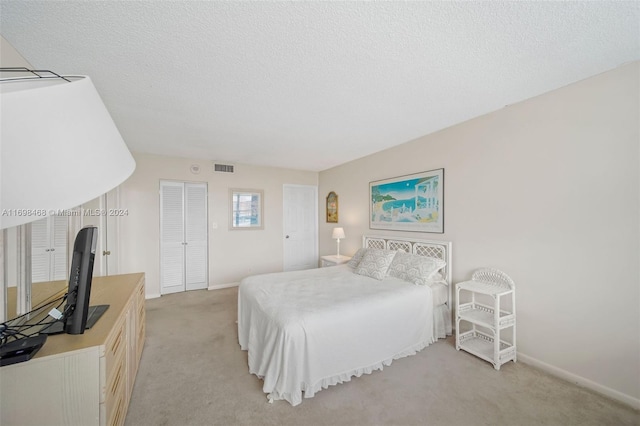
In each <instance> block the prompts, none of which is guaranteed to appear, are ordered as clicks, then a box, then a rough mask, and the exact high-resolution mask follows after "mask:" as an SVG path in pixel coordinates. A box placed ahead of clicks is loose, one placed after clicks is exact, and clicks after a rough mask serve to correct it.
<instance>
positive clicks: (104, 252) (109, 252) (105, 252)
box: [102, 250, 111, 256]
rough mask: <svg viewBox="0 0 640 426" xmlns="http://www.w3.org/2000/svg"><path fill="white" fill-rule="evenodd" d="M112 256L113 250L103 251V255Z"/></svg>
mask: <svg viewBox="0 0 640 426" xmlns="http://www.w3.org/2000/svg"><path fill="white" fill-rule="evenodd" d="M110 254H111V250H103V251H102V255H103V256H109V255H110Z"/></svg>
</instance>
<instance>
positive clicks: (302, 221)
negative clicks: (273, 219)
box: [283, 185, 318, 271]
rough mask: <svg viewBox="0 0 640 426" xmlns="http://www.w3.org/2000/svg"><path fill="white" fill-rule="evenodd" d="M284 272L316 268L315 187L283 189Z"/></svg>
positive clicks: (316, 210) (285, 187)
mask: <svg viewBox="0 0 640 426" xmlns="http://www.w3.org/2000/svg"><path fill="white" fill-rule="evenodd" d="M283 212H284V214H283V219H284V224H283V230H284V236H283V238H284V262H283V263H284V265H283V269H284V270H285V271H297V270H301V269H311V268H317V267H318V188H317V187H315V186H306V185H284V186H283Z"/></svg>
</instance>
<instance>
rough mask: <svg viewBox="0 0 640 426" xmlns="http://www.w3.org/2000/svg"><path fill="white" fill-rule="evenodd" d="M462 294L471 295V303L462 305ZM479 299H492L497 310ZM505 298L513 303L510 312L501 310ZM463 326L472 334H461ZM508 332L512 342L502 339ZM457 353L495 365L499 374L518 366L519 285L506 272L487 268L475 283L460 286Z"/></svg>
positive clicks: (457, 293)
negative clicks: (503, 367) (512, 364)
mask: <svg viewBox="0 0 640 426" xmlns="http://www.w3.org/2000/svg"><path fill="white" fill-rule="evenodd" d="M462 292H468V293H469V294H470V297H471V301H470V302H465V303H461V302H460V301H461V298H460V296H461V294H462ZM479 295H484V296H485V299H491V300H492V301H493V306H489V305H488V304H486V303H481V302H480V301H479V300H478V299H479ZM480 297H482V296H480ZM503 298H508V299H510V303H509V309H508V310H507V309H501V306H502V299H503ZM461 324H463V325H466V327H465V329H466V328H469V327H470V330H467V331H464V332H463V331H461V328H460V325H461ZM508 329H511V341H507V340H505V339H503V338H502V336H503V331H506V330H508ZM456 349H457V350H460V349H462V350H464V351H466V352H469V353H471V354H473V355H475V356H477V357H479V358H481V359H484V360H485V361H488V362H490V363H492V364H493V366H494V368H495V369H496V370H499V369H500V366H501V365H502V364H504V363H506V362H509V361H513V362H516V300H515V284H514V282H513V280H511V278H509V276H507V275H506V274H505V273H504V272H502V271H499V270H497V269H490V268H483V269H479V270H477V271H476V272H474V274H473V276H472V278H471V281H464V282H461V283H458V284H456Z"/></svg>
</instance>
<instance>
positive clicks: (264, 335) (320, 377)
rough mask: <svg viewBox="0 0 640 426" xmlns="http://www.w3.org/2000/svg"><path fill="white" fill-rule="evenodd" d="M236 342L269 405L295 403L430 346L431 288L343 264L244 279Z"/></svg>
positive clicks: (431, 338) (432, 319)
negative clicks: (367, 274)
mask: <svg viewBox="0 0 640 426" xmlns="http://www.w3.org/2000/svg"><path fill="white" fill-rule="evenodd" d="M447 312H449V311H448V309H447ZM449 316H450V314H449ZM449 327H450V324H449ZM449 333H450V331H449ZM238 339H239V342H240V346H241V348H242V349H243V350H247V351H248V359H249V372H250V373H252V374H256V375H257V376H258V377H260V378H262V379H263V380H264V386H263V390H264V392H266V393H268V394H269V395H268V397H269V399H270V400H274V399H275V400H279V399H285V400H287V401H288V402H289V403H291V404H292V405H298V404H300V403H301V402H302V394H303V392H304V397H305V398H311V397H313V396H314V394H315V393H316V392H318V391H320V390H322V389H324V388H327V387H328V386H330V385H334V384H337V383H342V382H345V381H349V380H350V379H351V377H353V376H360V375H362V374H363V373H371V372H372V371H373V370H377V369H382V368H383V365H389V364H391V361H392V360H394V359H398V358H402V357H405V356H408V355H413V354H415V353H416V352H417V351H419V350H421V349H423V348H424V347H426V346H428V345H429V344H431V343H432V342H434V341H435V340H436V336H435V335H434V307H433V295H432V290H431V288H430V287H429V286H420V285H414V284H411V283H408V282H405V281H402V280H400V279H397V278H392V277H387V278H385V279H384V280H382V281H378V280H376V279H373V278H368V277H364V276H361V275H357V274H354V273H353V269H352V268H350V267H349V266H347V265H340V266H334V267H329V268H319V269H311V270H306V271H297V272H286V273H274V274H265V275H257V276H252V277H248V278H245V279H244V280H242V282H241V284H240V288H239V290H238Z"/></svg>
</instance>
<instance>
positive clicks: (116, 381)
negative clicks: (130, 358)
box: [104, 352, 127, 425]
mask: <svg viewBox="0 0 640 426" xmlns="http://www.w3.org/2000/svg"><path fill="white" fill-rule="evenodd" d="M125 360H126V356H125V353H124V352H122V353H121V354H120V357H119V358H118V359H116V364H115V365H114V367H113V368H114V371H113V374H112V375H111V377H110V378H109V380H108V381H107V387H106V389H105V401H104V410H105V412H106V413H108V414H107V415H108V417H107V424H108V425H110V424H112V421H111V420H110V419H109V415H110V414H109V413H112V412H113V410H114V409H115V408H114V407H116V406H117V405H118V401H120V400H121V399H126V398H125V397H126V383H127V364H126V362H125Z"/></svg>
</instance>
